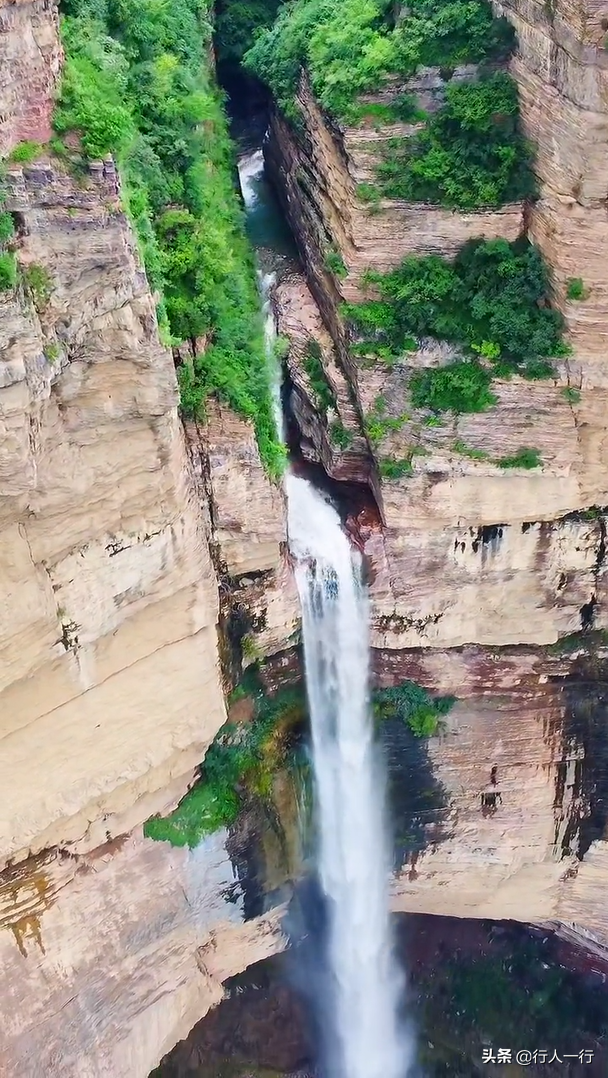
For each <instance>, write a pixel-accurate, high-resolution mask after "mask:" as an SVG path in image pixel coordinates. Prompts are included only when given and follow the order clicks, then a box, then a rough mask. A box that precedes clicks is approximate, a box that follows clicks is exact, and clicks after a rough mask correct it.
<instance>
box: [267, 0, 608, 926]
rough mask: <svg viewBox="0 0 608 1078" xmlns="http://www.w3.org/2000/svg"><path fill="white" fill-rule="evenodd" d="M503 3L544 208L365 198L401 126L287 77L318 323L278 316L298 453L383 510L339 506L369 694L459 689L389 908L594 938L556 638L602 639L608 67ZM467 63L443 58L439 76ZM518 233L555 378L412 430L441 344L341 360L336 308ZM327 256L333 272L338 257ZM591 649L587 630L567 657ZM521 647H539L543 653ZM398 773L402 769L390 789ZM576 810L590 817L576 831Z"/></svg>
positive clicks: (595, 729)
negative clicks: (362, 117) (393, 277)
mask: <svg viewBox="0 0 608 1078" xmlns="http://www.w3.org/2000/svg"><path fill="white" fill-rule="evenodd" d="M503 8H504V10H505V13H506V14H507V16H508V17H509V18H512V20H513V23H514V25H515V27H516V30H517V33H518V38H519V48H518V50H517V52H516V55H515V57H514V59H513V61H512V63H511V68H512V72H513V74H514V76H515V78H516V79H517V82H518V84H519V88H520V94H521V109H522V119H523V125H524V128H525V130H526V133H527V134H528V135H529V137H530V138H531V139H532V141H533V142H534V144H535V145H536V147H537V171H538V177H539V180H540V183H541V197H540V199H539V200H538V201H537V202H536V203H534V204H533V205H532V206H527V205H513V206H505V207H503V208H502V209H501V210H499V211H497V212H477V213H459V212H452V211H448V210H445V209H442V208H440V207H435V206H429V205H426V204H421V203H405V202H397V201H394V200H393V201H392V200H389V199H386V198H382V197H381V198H380V199H379V200H375V201H374V202H373V203H371V204H370V202H368V201H362V199H361V193H360V188H358V184H360V183H361V182H365V181H367V180H369V179H370V177H371V176H372V174H373V173H372V170H373V167H374V163H375V162H376V161H377V155H378V149H379V147H380V146H381V145H382V143H383V142H384V141H385V140H386V139H389V138H392V137H394V136H399V135H403V134H407V130H405V129H404V127H403V125H400V126H399V125H396V126H395V125H393V126H390V127H386V126H385V127H382V126H381V124H380V123H379V122H378V121H377V120H375V119H374V118H373V115H372V116H370V118H369V119H368V120H367V121H364V122H363V123H362V124H359V125H358V126H357V127H350V128H349V127H345V126H340V125H338V124H337V123H336V122H335V121H332V120H331V119H330V118H329V117H328V116H326V115H324V114H323V112H322V110H321V109H320V107H319V105H318V103H317V102H316V101H315V99H314V96H313V94H312V91H311V87H310V83H309V80H308V78H307V76H306V74H305V73H304V74H303V76H302V79H301V82H300V86H299V90H298V96H297V103H298V106H299V109H300V114H301V119H302V123H301V124H300V126H299V127H298V129H295V128H293V127H292V126H291V125H290V124H288V123H287V122H286V121H285V120H284V119H283V117H282V116H281V115H280V114H279V113H278V112H277V113H275V115H274V117H273V121H272V138H271V142H270V145H269V147H268V151H267V158H268V163H269V167H270V169H271V170H272V172H273V175H274V177H275V182H276V184H277V188H278V190H279V192H280V193H281V194H282V197H283V201H284V206H285V209H286V212H287V214H288V215H289V217H290V220H291V222H292V226H293V229H294V232H295V234H296V237H297V239H298V243H299V246H300V249H301V252H302V256H303V261H304V265H305V268H306V275H307V278H308V286H309V288H310V290H311V293H312V297H313V302H314V303H316V305H317V307H318V310H319V312H320V314H321V317H322V321H323V327H324V328H323V330H321V331H320V330H319V328H318V327H317V326H315V324H314V317H313V316H312V315H309V317H308V319H307V322H306V323H304V320H303V319H300V323H299V324H295V322H294V319H293V316H292V310H293V306H294V301H293V298H292V293H290V291H289V289H285V288H284V289H283V291H282V294H281V295H280V297H279V306H280V317H281V320H282V322H283V325H284V326H285V329H286V331H287V332H288V333H291V335H292V340H294V344H293V346H292V349H291V353H290V356H289V357H288V364H289V367H290V373H291V379H292V383H293V386H294V388H293V401H294V410H295V414H296V417H297V419H298V421H299V423H300V425H301V428H302V431H303V434H304V437H305V441H304V447H305V452H306V454H307V455H308V456H309V457H310V458H311V459H316V460H318V461H319V462H321V463H322V464H323V466H324V467H325V469H326V470H327V471H328V473H329V474H330V475H333V476H335V477H336V478H345V477H346V475H345V472H346V473H347V477H348V479H349V480H351V481H352V479H353V478H356V477H357V476H358V479H359V481H360V482H361V483H364V484H368V485H369V486H370V487H371V489H372V491H373V493H374V495H375V499H376V502H377V505H378V509H379V514H378V513H376V512H375V511H374V509H373V508H371V507H370V508H367V509H365V510H363V511H361V512H359V513H358V515H357V514H355V515H354V516H353V519H352V521H351V526H352V529H353V531H354V532H355V534H357V535H358V540H359V543H360V546H361V549H362V550H364V552H365V553H366V555H367V561H368V565H369V570H370V581H371V596H372V646H373V648H374V654H375V660H374V663H375V670H376V677H377V678H378V679H379V681H380V683H381V684H383V685H389V684H395V683H397V682H398V681H399V680H401V679H403V678H411V679H412V680H415V681H418V682H420V683H423V684H425V685H426V686H428V687H429V688H430V689H432V690H433V691H441V692H448V693H453V694H454V695H455V696H457V697H459V703H458V704H457V705H456V708H455V709H454V711H453V712H452V714H451V718H450V720H449V725H448V728H447V730H446V732H445V733H444V735H443V736H441V737H439V738H437V739H431V741H430V743H429V746H428V755H426V756H425V754H424V753H423V755H422V757H421V758H420V761H419V766H420V767H424V768H426V769H427V770H426V771H425V772H424V773H425V774H427V775H428V783H429V788H430V787H431V786H432V784H433V781H436V782H437V783H438V786H437V797H438V801H437V803H436V804H434V805H429V803H428V800H425V793H424V790H422V791H419V792H418V794H416V793H415V792H412V795H411V798H410V801H409V802H408V801H407V793H406V791H404V793H403V796H404V798H405V800H406V802H407V804H408V809H407V812H409V813H411V814H413V816H414V818H415V819H417V820H418V821H420V822H421V826H422V830H423V832H424V834H425V835H426V838H425V841H424V842H421V844H420V845H419V846H418V848H416V849H415V850H412V849H410V850H409V851H408V852H407V856H406V864H405V866H404V871H403V873H402V875H401V876H400V877H399V879H398V881H397V885H396V899H395V901H396V903H397V905H398V908H401V909H405V910H407V909H415V910H427V911H428V910H431V909H432V910H433V912H436V913H448V912H449V913H454V912H458V913H460V914H461V915H471V914H475V915H479V916H488V915H491V916H505V917H518V918H521V919H524V920H530V919H536V920H562V921H564V922H576V923H577V925H578V926H579V929H580V930H582V931H583V932H585V931H590V932H593V933H595V934H596V936H597V937H598V938H599V939H601V940H602V941H603V943H604V944H605V943H606V942H608V921H607V920H606V916H605V912H604V909H603V903H602V899H601V886H600V884H599V881H600V879H601V874H602V867H601V866H602V864H603V862H604V860H605V858H606V855H607V851H608V846H606V844H605V842H603V841H601V840H602V838H603V834H604V823H605V820H604V810H603V808H602V805H603V797H604V795H603V792H602V791H603V789H604V784H605V776H606V762H605V755H604V750H603V748H600V745H601V746H603V744H604V736H605V735H604V732H603V731H604V721H603V703H602V700H603V692H604V690H603V684H604V679H605V664H604V663H603V662H601V661H600V662H598V663H596V662H593V663H591V666H589V665H585V663H584V662H583V660H582V658H581V660H580V661H578V660H577V661H575V660H574V659H573V658H572V656H571V655H570V656H568V654H567V652H568V647H567V645H564V646H563V647H562V646H561V645H559V644H557V645H556V643H555V642H556V641H558V640H559V639H561V638H563V637H567V638H569V639H570V640H571V647H570V651H571V652H572V650H573V648H574V645H575V642H576V636H572V635H571V634H576V633H577V632H580V630H585V631H588V630H591V629H596V630H598V629H600V630H601V629H603V628H604V627H605V626H606V625H607V617H608V615H607V612H606V593H605V589H606V565H605V534H606V516H605V512H604V508H603V507H605V506H606V504H607V501H608V498H607V491H608V471H607V469H606V462H607V458H606V449H605V445H606V421H605V412H606V404H607V399H606V371H607V370H608V368H607V367H606V363H605V356H604V354H603V339H604V334H605V331H606V325H608V323H606V320H605V318H604V317H603V314H602V311H603V307H602V304H603V302H604V300H603V298H602V297H603V296H604V293H605V282H604V281H602V280H601V277H602V274H603V270H602V269H601V267H600V262H599V261H598V260H597V258H598V257H599V255H598V256H597V257H596V252H598V253H599V251H600V250H601V249H602V238H601V237H602V235H603V232H602V229H603V228H604V223H602V222H601V221H600V217H601V215H602V213H603V214H604V217H605V207H604V204H603V202H602V201H601V199H602V198H603V187H604V188H605V179H606V177H605V167H604V164H603V159H602V153H603V154H604V157H605V149H606V145H605V144H606V135H607V130H608V129H607V128H606V122H607V116H606V105H605V93H604V92H603V90H602V87H603V81H604V78H605V71H606V64H607V61H606V54H605V52H604V51H603V49H602V48H601V42H602V40H603V33H602V31H601V29H600V28H599V26H600V23H599V16H596V15H595V14H594V13H592V12H591V11H589V12H584V13H583V12H582V9H581V11H579V9H577V12H576V13H574V11H573V9H572V8H571V7H565V6H560V5H559V4H558V5H557V6H556V7H555V8H554V7H553V6H551V9H550V10H549V7H547V5H545V6H543V5H542V4H516V5H500V10H501V11H502V10H503ZM469 74H470V72H469ZM466 75H467V71H466V70H464V69H461V70H459V71H456V72H455V74H454V76H453V77H454V78H462V77H465V76H466ZM441 87H442V80H441V77H440V74H439V72H438V71H434V70H431V69H427V70H426V71H423V72H421V73H419V75H417V76H416V77H415V78H414V79H412V80H410V82H409V83H408V84H407V85H406V86H405V87H398V86H396V85H394V84H389V86H388V87H387V89H386V90H385V91H383V92H382V93H380V94H379V95H375V96H374V97H372V98H370V100H371V101H372V102H374V101H386V100H390V99H391V98H392V96H393V95H394V94H395V93H396V91H397V90H399V89H403V88H405V89H407V90H408V91H409V92H410V93H413V94H414V95H416V97H417V99H418V102H419V103H420V104H422V105H423V106H424V108H425V109H426V110H427V111H433V109H434V108H436V106H437V101H438V99H439V96H440V95H441V93H442V89H441ZM602 147H603V149H602ZM602 185H603V187H602ZM522 233H523V234H527V235H528V236H529V237H530V238H532V239H533V240H534V241H535V242H536V243H537V244H538V245H539V246H540V247H541V249H542V251H543V253H544V254H545V257H546V258H547V260H548V262H549V265H550V268H551V272H552V275H553V277H554V280H555V300H556V303H557V304H558V305H559V306H560V307H561V309H562V310H563V313H564V315H565V317H566V322H567V328H568V335H569V340H570V342H571V344H572V348H573V354H572V356H571V357H569V358H568V360H566V361H563V362H562V363H560V364H559V367H558V376H556V378H555V379H553V380H549V381H547V382H528V381H524V380H523V379H520V378H518V377H512V378H511V379H509V380H508V381H507V380H504V381H501V380H498V381H497V382H496V383H494V389H495V392H496V395H497V398H498V400H497V404H496V405H495V407H493V408H492V409H491V410H489V411H487V412H483V413H480V414H473V415H459V416H455V415H446V416H442V417H441V422H438V423H433V424H431V425H428V424H427V423H425V416H424V415H423V414H422V413H420V412H417V411H416V409H414V408H413V407H412V405H411V400H410V395H409V388H408V387H409V382H410V378H411V376H412V374H413V373H414V372H415V371H416V370H419V369H420V368H424V367H428V366H437V365H440V364H441V363H443V362H445V361H446V359H447V358H450V356H451V355H453V350H451V349H450V348H448V347H447V346H444V345H442V344H440V343H438V342H435V341H428V342H422V347H420V348H419V350H418V351H417V352H415V353H408V354H407V356H406V357H405V358H404V359H402V360H400V361H399V362H398V363H397V364H395V365H393V366H392V367H390V368H389V367H387V365H385V364H383V363H382V362H381V361H378V360H376V361H374V360H372V359H371V358H367V357H363V358H362V357H360V356H357V355H356V353H355V351H354V350H353V348H352V343H353V342H352V339H351V337H350V336H349V332H348V329H347V326H346V325H345V323H344V320H343V317H342V315H341V312H340V304H341V302H342V301H343V300H346V301H352V300H358V299H359V298H360V297H361V295H362V294H364V293H363V289H362V274H363V273H364V271H365V270H366V269H368V268H371V269H373V270H380V271H383V272H385V271H386V270H388V269H391V268H393V267H395V266H396V265H397V264H398V263H399V262H400V260H401V259H402V258H403V257H404V256H406V255H409V254H423V255H424V254H436V253H438V254H443V255H445V256H447V257H451V256H453V254H454V253H455V252H456V250H457V249H458V247H459V246H460V245H462V244H463V243H464V242H465V241H466V240H467V239H469V238H471V237H476V236H482V237H486V238H490V237H504V238H506V239H508V240H513V239H515V238H516V237H517V236H518V235H521V234H522ZM332 250H333V251H335V252H338V254H339V256H340V259H341V261H342V263H343V270H344V272H336V269H335V267H334V266H332V259H331V258H328V251H330V252H331V251H332ZM335 261H336V260H335V258H334V263H335ZM337 268H338V270H339V266H338V267H337ZM570 278H582V280H583V281H584V283H585V286H586V291H585V298H584V300H583V301H582V302H574V301H571V300H569V299H568V298H567V295H566V292H567V281H568V279H570ZM299 287H300V289H301V290H302V289H304V287H305V286H304V285H300V286H299ZM292 292H293V289H292ZM323 332H325V333H328V334H329V336H330V346H329V347H328V346H327V344H326V342H325V340H324V338H323ZM311 337H313V338H315V339H317V340H318V341H319V342H320V343H321V344H322V345H323V347H322V349H321V358H322V361H323V364H324V367H325V371H326V376H327V380H328V382H329V383H330V385H331V386H332V388H333V390H334V393H335V397H336V401H337V402H338V403H337V407H336V409H335V411H334V412H333V413H332V412H330V413H329V414H328V415H327V417H326V416H324V415H322V416H321V421H319V418H317V422H316V423H312V422H311V421H310V418H309V415H310V411H311V410H312V411H314V410H315V401H314V390H313V389H311V387H310V384H309V380H308V379H307V376H306V369H305V368H306V364H305V361H304V360H303V358H302V357H303V356H305V352H306V346H307V341H308V340H309V339H310V338H311ZM569 390H576V391H577V392H570V391H569ZM306 400H307V401H308V405H307V404H306ZM342 400H348V401H349V405H348V408H343V407H342V406H341V401H342ZM378 401H382V412H381V414H380V415H378V414H377V408H378V405H377V402H378ZM317 413H318V409H317ZM375 413H376V414H375ZM335 415H339V417H340V418H342V417H344V423H345V424H346V425H347V426H348V428H349V433H350V441H351V444H350V445H344V444H343V447H342V448H341V449H336V448H335V447H334V450H333V453H332V454H328V449H327V445H328V442H331V424H332V422H335V418H334V417H335ZM370 418H371V419H374V418H377V419H380V420H381V422H380V424H376V427H377V428H378V427H379V428H380V434H379V435H378V434H377V433H376V434H375V437H374V438H373V439H372V438H370V437H369V435H368V437H367V443H368V448H367V453H365V451H363V453H362V452H361V448H360V447H361V445H362V439H364V438H365V434H366V431H369V429H370V422H369V421H370ZM384 420H388V421H389V422H383V421H384ZM390 421H393V422H390ZM382 427H384V429H382ZM343 442H344V440H343ZM523 445H528V446H532V445H533V446H535V447H537V448H538V450H539V456H540V458H541V459H542V462H543V463H542V467H539V468H537V469H534V470H532V471H526V470H525V469H517V468H515V469H508V470H507V469H505V468H501V467H499V466H497V464H496V463H493V462H495V461H497V459H498V458H499V457H501V456H502V455H503V454H504V455H508V454H515V453H517V450H518V448H520V447H521V446H523ZM355 447H356V452H354V450H355ZM391 459H392V460H404V459H405V460H407V461H408V462H409V471H410V474H409V475H407V474H406V475H405V476H404V477H403V478H401V479H382V478H381V474H380V473H381V472H382V462H383V461H385V460H391ZM381 521H382V526H381ZM599 635H600V638H601V633H600V634H599ZM589 642H590V641H589V640H587V638H586V637H585V636H584V635H583V637H582V639H581V640H580V642H579V643H578V652H577V653H578V654H579V655H580V656H584V654H585V650H586V647H587V644H588V643H589ZM538 645H551V646H554V647H553V650H554V651H555V652H556V653H558V652H561V658H560V659H559V661H558V660H557V659H556V655H553V656H552V655H551V653H550V651H547V650H546V648H543V647H539V646H538ZM581 663H582V665H581ZM577 684H578V686H579V688H578V689H577V688H576V685H577ZM577 693H578V694H579V695H580V697H581V698H582V701H583V702H581V701H580V700H578V697H577ZM573 697H577V702H576V703H574V702H573ZM585 699H586V700H587V702H586V703H584V700H585ZM581 708H582V710H583V711H584V713H585V718H584V721H582V719H581ZM574 714H576V715H577V716H578V719H575V718H573V715H574ZM581 722H582V725H581ZM415 766H416V765H414V764H411V767H412V768H414V767H415ZM407 775H409V771H407V768H406V772H405V773H404V775H403V776H402V779H401V781H402V782H404V783H408V782H409V781H410V780H409V779H408V778H407ZM497 776H498V777H497ZM415 787H416V783H415V782H414V789H415ZM417 798H418V800H417ZM440 806H441V807H440ZM585 819H587V820H588V821H590V820H593V821H594V824H593V827H592V835H593V837H592V838H590V837H589V831H588V830H587V831H585V828H584V826H583V821H584V820H585ZM397 826H399V825H398V824H397ZM404 826H405V823H404ZM583 831H585V834H584V835H583V834H582V832H583ZM565 832H567V835H568V837H567V839H566V840H564V838H563V835H564V833H565Z"/></svg>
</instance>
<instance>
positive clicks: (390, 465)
mask: <svg viewBox="0 0 608 1078" xmlns="http://www.w3.org/2000/svg"><path fill="white" fill-rule="evenodd" d="M378 471H379V472H380V475H381V477H382V479H403V478H404V477H405V476H408V475H413V474H414V468H413V466H412V458H411V456H410V457H380V458H379V460H378Z"/></svg>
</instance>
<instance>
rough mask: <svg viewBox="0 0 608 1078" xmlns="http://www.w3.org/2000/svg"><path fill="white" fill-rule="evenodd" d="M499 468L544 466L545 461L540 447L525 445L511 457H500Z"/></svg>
mask: <svg viewBox="0 0 608 1078" xmlns="http://www.w3.org/2000/svg"><path fill="white" fill-rule="evenodd" d="M496 463H497V464H498V467H499V468H542V466H543V462H542V458H541V455H540V453H539V452H538V449H533V448H531V447H530V446H527V445H524V446H522V447H521V449H518V450H517V453H513V455H512V456H510V457H499V458H498V460H497V461H496Z"/></svg>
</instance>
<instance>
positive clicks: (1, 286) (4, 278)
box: [0, 251, 17, 292]
mask: <svg viewBox="0 0 608 1078" xmlns="http://www.w3.org/2000/svg"><path fill="white" fill-rule="evenodd" d="M16 284H17V261H16V259H15V255H14V253H13V251H0V292H7V291H8V290H9V289H11V288H14V287H15V285H16Z"/></svg>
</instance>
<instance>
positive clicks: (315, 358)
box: [303, 337, 336, 412]
mask: <svg viewBox="0 0 608 1078" xmlns="http://www.w3.org/2000/svg"><path fill="white" fill-rule="evenodd" d="M322 360H323V352H322V351H321V345H320V344H319V342H318V341H317V340H315V338H314V337H309V339H308V341H307V342H306V354H305V356H304V363H303V366H304V370H305V371H306V374H307V375H308V378H309V380H310V385H311V388H312V391H313V393H314V395H315V399H316V403H317V406H318V408H319V410H320V411H322V412H327V411H328V409H329V408H335V407H336V398H335V395H334V391H333V389H332V387H331V386H330V384H329V382H328V380H327V375H326V374H325V370H324V369H323V362H322Z"/></svg>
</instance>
